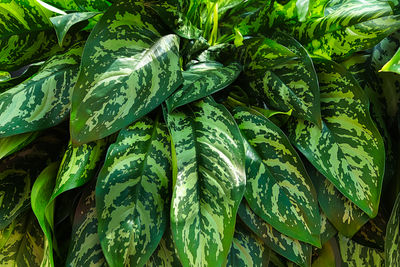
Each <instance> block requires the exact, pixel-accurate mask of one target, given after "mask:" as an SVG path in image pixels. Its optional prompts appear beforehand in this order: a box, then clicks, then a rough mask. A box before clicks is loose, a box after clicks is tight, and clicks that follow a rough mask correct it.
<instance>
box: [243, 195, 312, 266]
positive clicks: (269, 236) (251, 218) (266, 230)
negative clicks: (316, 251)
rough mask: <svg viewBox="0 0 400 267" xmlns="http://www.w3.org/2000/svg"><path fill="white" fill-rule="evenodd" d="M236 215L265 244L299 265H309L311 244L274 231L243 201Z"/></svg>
mask: <svg viewBox="0 0 400 267" xmlns="http://www.w3.org/2000/svg"><path fill="white" fill-rule="evenodd" d="M238 215H239V217H240V219H241V220H242V221H243V222H244V223H245V224H246V225H247V227H249V228H250V229H251V230H252V231H253V232H254V233H255V234H256V235H257V236H258V237H260V238H261V239H262V240H263V241H264V242H265V244H266V245H267V246H268V247H270V248H271V249H272V250H274V251H275V252H277V253H279V254H280V255H282V256H284V257H285V258H287V259H289V260H291V261H293V262H295V263H296V264H298V265H300V266H310V265H311V252H312V249H311V245H310V244H307V243H304V242H301V241H298V240H296V239H293V238H290V237H288V236H286V235H283V234H281V233H280V232H278V231H276V230H275V229H274V228H273V227H272V226H271V225H269V224H267V223H266V222H265V221H264V220H263V219H261V218H260V217H258V216H257V215H256V214H255V213H254V212H253V211H252V210H251V209H250V207H249V205H248V204H247V203H245V202H242V203H241V204H240V206H239V210H238Z"/></svg>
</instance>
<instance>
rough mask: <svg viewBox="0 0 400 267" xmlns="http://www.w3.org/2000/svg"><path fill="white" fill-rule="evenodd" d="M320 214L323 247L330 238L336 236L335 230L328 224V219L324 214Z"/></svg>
mask: <svg viewBox="0 0 400 267" xmlns="http://www.w3.org/2000/svg"><path fill="white" fill-rule="evenodd" d="M320 214H321V235H320V238H321V245H324V244H325V243H326V242H328V241H329V240H330V239H331V238H332V237H334V236H335V235H336V234H337V232H338V231H337V230H336V228H335V227H334V226H333V225H332V223H331V222H329V220H328V217H326V215H325V213H323V212H320Z"/></svg>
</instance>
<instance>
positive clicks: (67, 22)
mask: <svg viewBox="0 0 400 267" xmlns="http://www.w3.org/2000/svg"><path fill="white" fill-rule="evenodd" d="M98 14H100V13H99V12H75V13H70V14H66V15H61V16H56V17H51V18H50V20H51V22H52V23H53V25H54V29H55V30H56V34H57V39H58V44H59V45H60V46H62V44H63V42H64V38H65V36H66V35H67V32H68V31H69V29H71V27H72V26H74V25H76V24H78V23H80V22H86V21H87V20H88V19H91V18H93V17H94V16H96V15H98Z"/></svg>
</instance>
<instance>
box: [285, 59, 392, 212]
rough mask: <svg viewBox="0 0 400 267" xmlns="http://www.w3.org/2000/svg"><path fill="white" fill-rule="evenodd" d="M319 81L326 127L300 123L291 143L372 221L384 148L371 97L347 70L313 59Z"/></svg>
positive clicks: (291, 129)
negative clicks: (372, 108) (370, 109)
mask: <svg viewBox="0 0 400 267" xmlns="http://www.w3.org/2000/svg"><path fill="white" fill-rule="evenodd" d="M314 62H317V63H318V64H316V70H317V74H318V79H319V82H320V89H321V94H320V100H321V113H322V119H323V124H322V129H319V128H318V127H317V126H315V125H313V124H311V123H309V122H307V121H302V120H298V121H296V122H292V123H291V124H290V125H289V133H290V135H289V136H290V139H291V141H292V142H293V143H294V144H295V145H296V147H297V148H298V149H299V150H300V151H301V152H302V153H303V154H304V155H305V156H306V157H307V158H308V160H309V161H310V162H311V163H312V164H313V165H314V167H316V168H317V169H318V171H319V172H321V173H322V174H323V175H324V176H325V177H326V178H327V179H328V180H330V181H331V182H332V183H333V184H334V185H335V186H336V188H337V189H338V190H339V191H340V192H341V193H342V194H343V195H344V196H346V197H347V198H349V199H350V200H351V201H352V202H354V204H356V205H357V206H358V207H360V208H361V209H362V210H363V211H364V212H365V213H367V214H368V215H369V216H370V217H374V216H375V215H376V214H377V212H378V205H379V199H380V193H381V187H382V177H383V170H384V160H385V149H384V144H383V141H382V137H381V136H380V134H379V131H378V130H377V129H376V127H375V125H374V123H373V121H372V120H371V117H370V115H369V111H368V107H369V103H368V99H367V97H366V96H365V94H364V92H363V91H362V89H361V88H360V87H359V85H358V83H357V81H356V80H355V79H354V77H353V76H352V75H351V74H350V73H348V72H347V71H346V70H345V69H344V68H343V67H342V66H340V65H338V64H336V63H334V62H332V61H327V60H322V59H321V60H314Z"/></svg>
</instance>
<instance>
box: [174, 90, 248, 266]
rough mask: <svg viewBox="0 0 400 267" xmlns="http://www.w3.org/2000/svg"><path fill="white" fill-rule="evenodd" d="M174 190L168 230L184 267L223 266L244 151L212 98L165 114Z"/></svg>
mask: <svg viewBox="0 0 400 267" xmlns="http://www.w3.org/2000/svg"><path fill="white" fill-rule="evenodd" d="M168 128H169V130H170V132H171V135H172V141H173V144H174V148H175V151H176V153H174V154H173V158H174V159H175V160H174V163H173V164H174V169H175V168H176V172H175V175H174V184H175V185H174V188H173V193H172V203H171V228H172V235H173V238H174V243H175V245H176V249H177V251H178V255H179V258H180V260H181V262H182V265H183V266H185V267H189V266H222V264H223V263H224V261H225V259H226V257H227V255H228V253H229V248H230V246H231V242H232V239H233V235H234V228H235V221H236V212H237V209H238V206H239V203H240V201H241V199H242V197H243V193H244V189H245V179H246V177H245V173H244V147H243V144H242V140H241V135H240V131H239V128H238V127H237V125H236V123H235V121H234V119H233V118H232V116H231V114H230V113H229V112H228V111H227V110H226V109H225V108H224V107H223V106H222V105H218V104H216V103H215V102H214V101H213V100H212V99H211V98H206V99H205V100H200V101H197V102H194V103H192V104H190V105H189V106H186V107H184V108H182V109H177V110H176V111H174V112H172V113H170V114H169V115H168Z"/></svg>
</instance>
